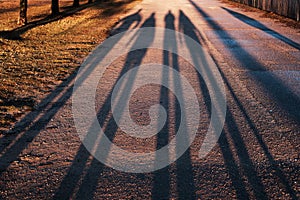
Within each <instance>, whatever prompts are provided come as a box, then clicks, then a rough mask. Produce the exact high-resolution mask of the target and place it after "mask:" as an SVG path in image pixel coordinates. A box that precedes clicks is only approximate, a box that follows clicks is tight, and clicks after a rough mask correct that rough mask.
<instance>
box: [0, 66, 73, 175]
mask: <svg viewBox="0 0 300 200" xmlns="http://www.w3.org/2000/svg"><path fill="white" fill-rule="evenodd" d="M75 77H76V72H74V73H73V74H71V75H70V76H69V77H68V78H67V79H66V80H65V81H64V82H63V83H61V84H60V85H58V86H57V87H56V89H55V90H54V91H53V92H52V93H51V94H49V95H48V96H47V97H46V98H45V99H43V100H42V102H41V103H40V104H39V105H38V106H37V107H36V110H35V111H33V112H31V113H29V114H27V115H26V116H25V117H24V118H23V119H22V120H21V121H19V122H18V123H16V125H15V126H14V127H13V128H12V129H11V130H10V131H9V132H8V133H7V134H6V136H4V137H3V138H1V141H0V143H1V156H0V174H1V173H2V172H3V171H5V170H6V169H7V167H8V166H9V165H10V163H12V162H13V161H15V160H16V159H17V158H18V156H19V154H20V153H21V152H22V151H23V150H24V149H25V148H26V147H27V146H28V145H29V144H30V143H31V141H32V140H33V139H34V138H35V137H36V136H37V135H38V134H39V133H40V132H41V131H42V130H43V129H44V128H45V127H46V126H47V124H48V123H49V122H50V120H51V119H52V118H53V117H54V115H55V114H56V113H57V112H58V110H59V109H60V108H61V107H62V106H63V105H64V104H65V103H66V101H67V100H68V99H69V98H70V96H71V94H72V88H73V87H72V85H69V84H70V83H71V82H72V81H73V80H74V78H75ZM21 132H22V133H21Z"/></svg>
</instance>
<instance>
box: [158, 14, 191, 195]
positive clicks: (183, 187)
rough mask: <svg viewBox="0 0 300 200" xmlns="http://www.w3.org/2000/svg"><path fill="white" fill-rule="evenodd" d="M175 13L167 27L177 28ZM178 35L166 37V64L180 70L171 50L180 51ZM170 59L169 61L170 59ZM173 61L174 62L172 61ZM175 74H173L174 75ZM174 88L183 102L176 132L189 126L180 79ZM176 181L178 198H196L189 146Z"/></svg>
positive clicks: (184, 138) (179, 162)
mask: <svg viewBox="0 0 300 200" xmlns="http://www.w3.org/2000/svg"><path fill="white" fill-rule="evenodd" d="M174 19H175V17H174V15H173V14H172V13H171V12H169V13H168V14H167V15H166V18H165V21H166V28H168V29H171V30H175V24H174ZM176 41H177V40H176V35H175V33H174V35H172V36H169V37H168V38H165V41H164V44H165V49H170V51H169V52H166V53H167V55H168V56H169V58H168V57H167V56H166V57H165V60H166V65H167V66H172V67H173V68H174V69H175V70H176V71H178V72H180V70H181V69H180V66H179V62H178V55H177V54H175V53H172V54H171V53H170V52H178V46H177V42H176ZM168 59H169V61H168ZM171 62H172V63H171ZM174 76H175V75H173V77H174ZM173 84H174V88H175V90H176V91H177V92H176V93H177V94H181V97H180V98H181V102H180V103H179V102H178V100H177V99H176V100H175V102H174V105H175V130H176V132H177V131H178V129H179V126H183V127H187V123H188V122H187V121H186V117H185V116H186V115H187V113H186V112H185V102H184V100H183V96H182V95H183V94H182V91H183V88H182V83H181V80H180V79H179V80H178V83H175V82H173ZM189 139H190V138H189V137H188V133H186V134H185V135H183V136H182V137H180V138H178V140H180V141H177V143H178V144H179V143H184V144H187V143H188V142H189ZM179 152H180V149H179V147H178V146H177V147H176V153H177V154H178V153H179ZM176 183H177V192H178V199H196V192H195V190H196V189H195V183H194V172H193V166H192V160H191V150H190V148H188V149H187V150H186V151H185V153H184V154H183V155H182V156H181V157H180V158H179V159H178V160H177V161H176Z"/></svg>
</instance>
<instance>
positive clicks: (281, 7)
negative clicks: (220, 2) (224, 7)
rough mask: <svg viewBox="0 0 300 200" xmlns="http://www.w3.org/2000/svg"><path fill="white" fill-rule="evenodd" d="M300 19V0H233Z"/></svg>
mask: <svg viewBox="0 0 300 200" xmlns="http://www.w3.org/2000/svg"><path fill="white" fill-rule="evenodd" d="M231 1H235V2H239V3H243V4H246V5H249V6H252V7H256V8H259V9H262V10H266V11H270V12H274V13H277V14H280V15H283V16H286V17H289V18H292V19H295V20H297V21H299V20H300V0H231Z"/></svg>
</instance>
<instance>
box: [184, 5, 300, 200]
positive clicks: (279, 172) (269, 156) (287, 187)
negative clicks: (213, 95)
mask: <svg viewBox="0 0 300 200" xmlns="http://www.w3.org/2000/svg"><path fill="white" fill-rule="evenodd" d="M189 1H190V2H191V4H192V5H193V6H194V7H195V8H196V9H197V10H198V11H199V13H200V15H201V16H202V17H209V15H208V14H206V13H205V12H204V11H203V10H202V9H201V8H200V7H198V6H197V5H196V4H195V3H194V2H193V1H192V0H189ZM209 23H210V26H211V27H212V28H215V29H217V30H222V28H221V27H220V26H219V25H218V24H217V23H216V22H214V21H209ZM217 34H219V36H220V37H222V36H225V37H227V38H230V35H229V34H228V33H226V32H225V31H223V32H222V33H218V32H217ZM225 45H226V44H225ZM229 49H230V48H229ZM240 49H241V51H244V52H245V53H247V52H246V51H245V50H243V49H242V48H240ZM247 55H248V59H253V58H252V57H251V55H250V54H248V53H247ZM241 62H242V61H241ZM259 67H260V68H263V66H261V65H259ZM220 73H221V75H222V78H223V80H224V83H225V85H226V86H227V88H228V89H229V92H230V94H231V96H232V97H233V99H234V101H235V103H236V105H237V106H238V108H239V110H240V111H241V112H242V114H243V117H244V118H245V120H246V122H247V123H248V125H249V126H250V128H251V130H252V131H253V134H254V136H255V137H256V139H257V141H258V143H259V144H260V146H261V147H262V149H263V151H264V154H265V155H266V157H267V159H268V161H269V163H270V165H271V166H272V168H273V169H274V171H275V175H276V176H277V177H278V178H279V180H280V182H281V184H282V185H283V187H284V188H285V190H286V192H287V193H289V194H290V195H291V197H292V199H297V195H296V192H295V191H294V190H293V188H292V187H291V185H290V184H289V182H288V180H287V178H286V177H285V175H284V172H283V171H282V169H281V168H280V167H279V166H278V165H276V162H275V160H274V158H273V156H272V154H271V153H270V151H269V150H268V146H267V144H266V143H265V142H264V140H263V138H262V136H261V134H260V133H259V130H258V128H257V127H256V125H255V123H254V122H253V121H252V120H251V117H250V116H249V115H248V113H247V111H246V109H245V108H244V106H243V104H242V103H241V101H240V100H239V99H238V97H237V96H236V94H235V93H234V90H233V89H232V86H231V85H230V83H229V81H228V80H227V78H226V77H225V75H224V74H223V72H222V71H221V70H220ZM274 79H275V78H274ZM276 81H277V80H276ZM278 84H281V83H280V81H278ZM265 87H267V86H265ZM228 114H229V118H230V119H229V120H230V121H229V122H228V123H229V124H228V126H229V129H230V130H232V131H233V132H232V133H231V134H230V135H231V137H232V139H233V140H234V142H235V143H234V145H235V147H236V148H237V149H240V151H242V152H240V151H238V153H240V154H241V153H243V154H244V153H247V152H246V149H245V148H244V147H241V146H240V142H239V141H236V140H241V139H242V138H241V137H240V136H239V133H237V132H235V131H234V130H238V129H236V128H237V126H236V124H235V122H234V121H232V120H233V116H232V114H231V113H230V112H229V113H228ZM231 119H232V120H231ZM224 137H225V136H223V137H221V139H220V141H219V143H220V147H221V149H222V152H223V156H224V159H226V158H227V157H229V158H232V156H231V155H230V154H228V153H226V152H228V149H227V148H228V145H226V144H228V142H226V141H227V140H225V139H224ZM222 138H223V139H222ZM224 144H225V145H224ZM243 156H244V155H242V154H241V155H239V158H240V159H241V160H242V161H243V163H244V164H245V163H247V162H250V161H251V160H250V157H249V155H247V154H246V157H243ZM232 159H233V158H232ZM225 162H226V161H225ZM251 165H253V164H251ZM242 166H244V165H242ZM248 167H249V165H248V166H247V168H246V169H245V170H246V172H247V170H249V168H248ZM228 168H230V166H228ZM250 170H251V169H250ZM253 170H254V169H253ZM251 173H254V174H255V170H254V171H252V172H251ZM246 175H247V174H246ZM249 179H250V181H251V182H250V184H251V185H252V187H254V189H255V188H256V190H257V192H258V193H256V196H257V197H261V194H263V195H264V194H265V192H264V191H260V190H261V189H260V188H257V187H256V186H255V185H253V184H256V182H257V181H258V180H259V179H258V177H257V176H256V177H254V178H253V177H249ZM238 182H240V180H237V183H238ZM243 190H244V189H243ZM243 190H241V191H240V192H241V194H242V192H243ZM261 192H263V193H261ZM264 196H265V195H264ZM264 196H263V197H264Z"/></svg>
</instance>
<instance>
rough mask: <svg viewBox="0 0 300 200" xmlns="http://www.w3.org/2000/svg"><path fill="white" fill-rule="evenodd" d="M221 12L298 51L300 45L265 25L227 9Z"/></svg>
mask: <svg viewBox="0 0 300 200" xmlns="http://www.w3.org/2000/svg"><path fill="white" fill-rule="evenodd" d="M221 8H222V9H223V10H226V11H227V12H228V13H229V14H231V15H232V16H234V17H235V18H237V19H238V20H240V21H242V22H244V23H245V24H248V25H250V26H252V27H254V28H257V29H260V30H262V31H264V32H265V33H267V34H269V35H271V36H272V37H274V38H276V39H279V40H281V41H282V42H284V43H286V44H288V45H290V46H291V47H294V48H295V49H298V50H300V44H298V43H297V42H294V41H293V40H291V39H289V38H287V37H285V36H283V35H281V34H280V33H278V32H276V31H274V30H272V29H270V28H268V27H266V26H265V25H263V24H262V23H260V22H258V21H256V20H255V19H253V18H251V17H248V16H246V15H243V14H241V13H238V12H235V11H233V10H230V9H228V8H224V7H221Z"/></svg>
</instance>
